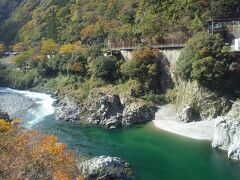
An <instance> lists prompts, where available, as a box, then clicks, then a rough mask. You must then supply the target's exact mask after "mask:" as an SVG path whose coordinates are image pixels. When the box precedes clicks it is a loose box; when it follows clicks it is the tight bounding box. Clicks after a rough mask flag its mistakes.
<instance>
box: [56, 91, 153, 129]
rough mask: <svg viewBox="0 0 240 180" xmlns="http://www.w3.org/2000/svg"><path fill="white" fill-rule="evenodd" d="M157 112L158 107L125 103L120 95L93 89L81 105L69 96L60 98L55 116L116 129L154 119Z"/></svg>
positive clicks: (138, 103) (139, 103)
mask: <svg viewBox="0 0 240 180" xmlns="http://www.w3.org/2000/svg"><path fill="white" fill-rule="evenodd" d="M155 112H156V109H154V108H153V107H149V106H147V105H146V103H144V102H134V103H130V104H125V105H123V104H122V103H121V101H120V97H119V95H116V94H112V93H104V92H99V91H92V92H91V93H90V95H89V97H88V101H87V102H84V103H83V104H81V105H79V104H77V103H75V100H74V98H70V97H69V96H66V97H64V98H63V99H61V100H58V101H57V102H56V110H55V116H56V119H57V120H66V121H70V122H77V121H79V122H80V123H83V124H90V125H98V126H102V127H106V128H109V129H116V128H120V127H122V126H128V125H133V124H139V123H143V122H147V121H150V120H153V119H154V115H155Z"/></svg>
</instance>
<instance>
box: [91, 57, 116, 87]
mask: <svg viewBox="0 0 240 180" xmlns="http://www.w3.org/2000/svg"><path fill="white" fill-rule="evenodd" d="M89 72H90V74H91V75H92V77H93V78H100V79H102V80H104V81H106V82H113V81H115V80H116V79H117V78H118V64H117V60H116V59H115V58H114V57H103V56H99V57H97V58H96V59H94V60H92V61H91V62H90V64H89Z"/></svg>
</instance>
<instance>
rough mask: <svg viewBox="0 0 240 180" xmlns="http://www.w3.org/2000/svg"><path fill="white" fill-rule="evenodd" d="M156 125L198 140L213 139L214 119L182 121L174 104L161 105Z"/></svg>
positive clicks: (155, 121)
mask: <svg viewBox="0 0 240 180" xmlns="http://www.w3.org/2000/svg"><path fill="white" fill-rule="evenodd" d="M153 123H154V125H155V126H156V127H157V128H159V129H162V130H164V131H168V132H171V133H174V134H178V135H181V136H185V137H188V138H192V139H198V140H212V139H213V129H214V121H213V120H212V121H200V122H191V123H182V122H179V121H177V120H176V110H175V107H174V105H172V104H168V105H164V106H161V107H159V110H158V112H157V113H156V117H155V120H154V121H153Z"/></svg>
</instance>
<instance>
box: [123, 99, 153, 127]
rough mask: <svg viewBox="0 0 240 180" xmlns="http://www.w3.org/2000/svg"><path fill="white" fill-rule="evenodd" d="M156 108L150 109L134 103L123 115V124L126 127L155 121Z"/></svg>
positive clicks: (140, 103) (126, 108) (127, 107)
mask: <svg viewBox="0 0 240 180" xmlns="http://www.w3.org/2000/svg"><path fill="white" fill-rule="evenodd" d="M155 112H156V109H155V108H153V107H152V108H150V107H148V106H147V105H146V104H144V103H142V102H133V103H131V104H129V105H127V106H126V107H125V108H124V110H123V114H122V123H123V125H125V126H128V125H132V124H140V123H144V122H147V121H150V120H152V119H154V117H155Z"/></svg>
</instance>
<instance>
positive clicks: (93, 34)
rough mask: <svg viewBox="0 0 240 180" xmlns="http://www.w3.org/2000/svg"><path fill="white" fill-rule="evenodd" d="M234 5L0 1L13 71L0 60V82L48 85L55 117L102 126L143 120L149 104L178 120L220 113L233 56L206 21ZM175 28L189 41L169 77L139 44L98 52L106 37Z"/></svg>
mask: <svg viewBox="0 0 240 180" xmlns="http://www.w3.org/2000/svg"><path fill="white" fill-rule="evenodd" d="M239 6H240V2H239V1H237V0H231V1H229V0H213V1H211V2H209V1H205V0H196V1H193V0H190V1H184V0H176V1H172V2H169V1H165V0H164V1H158V0H154V1H146V0H138V1H136V0H131V1H128V0H123V1H117V0H108V1H104V0H100V1H96V0H88V1H86V0H76V1H73V0H72V1H66V0H60V1H59V0H58V1H56V0H51V1H49V0H18V1H17V0H12V1H11V3H8V1H4V0H3V1H1V2H0V10H1V11H0V26H1V28H0V43H1V44H0V56H2V55H3V53H4V52H5V51H6V50H7V49H12V50H13V51H16V52H18V53H19V55H17V56H15V57H13V58H12V59H11V61H12V62H13V63H14V64H15V68H11V69H9V68H6V67H4V66H0V84H1V86H8V87H12V88H17V89H32V90H35V91H43V92H50V93H52V94H54V95H56V96H57V97H58V101H57V108H56V109H57V111H58V110H59V113H57V119H64V120H69V121H72V122H78V121H79V122H83V121H84V122H83V123H87V124H95V125H101V126H105V127H107V128H118V127H123V126H127V125H132V124H138V123H142V122H145V121H149V120H152V119H153V118H154V112H155V111H156V109H155V106H156V105H158V104H161V103H166V102H173V103H175V104H176V105H177V109H178V112H179V119H180V120H182V121H185V122H189V121H192V120H204V119H212V118H216V117H217V116H220V115H222V116H227V114H228V112H229V111H230V109H231V108H232V103H231V102H230V101H229V100H233V101H237V100H238V98H239V97H240V95H239V91H240V58H239V54H237V53H234V52H231V51H230V48H229V47H228V46H227V45H226V44H225V43H224V39H223V37H222V36H221V35H220V34H208V33H206V32H205V31H206V30H205V28H206V26H207V24H206V21H207V20H208V19H210V18H226V17H227V18H235V17H239V15H240V11H239V8H238V7H239ZM219 12H220V13H219ZM179 31H180V32H181V33H180V34H181V36H184V37H187V38H189V39H190V40H189V41H188V43H187V45H186V47H185V48H184V49H183V50H182V52H181V56H180V58H179V60H178V61H177V63H176V65H175V68H174V71H173V76H172V77H171V78H172V80H173V82H174V84H172V83H170V84H166V83H165V82H166V79H164V78H166V74H170V73H169V72H166V68H167V69H168V67H166V64H165V63H164V57H163V54H161V53H159V52H157V51H154V50H152V49H150V48H149V47H147V46H146V47H139V49H138V50H136V51H135V52H134V53H133V60H131V61H129V62H125V61H124V60H123V59H122V58H121V57H120V56H116V57H114V56H110V57H104V56H103V55H102V54H103V51H105V50H106V49H105V44H104V43H105V42H106V41H107V40H119V39H131V40H143V41H144V40H161V39H162V38H163V37H169V36H178V35H179ZM166 87H167V88H168V90H167V91H166ZM66 94H67V96H65V95H66ZM186 107H189V108H188V109H187V111H191V113H190V114H192V116H190V118H188V119H186V118H183V117H184V113H185V112H186ZM230 112H231V111H230ZM141 113H142V114H141ZM81 118H82V119H81ZM106 119H107V121H106ZM136 119H140V121H136ZM236 119H238V117H237V118H236V117H235V119H234V120H236ZM24 136H25V135H24ZM26 136H27V137H28V135H26ZM37 136H39V137H40V136H41V135H37ZM13 137H14V136H13ZM14 138H15V137H14ZM40 140H41V138H40ZM53 140H54V141H53V145H54V147H55V143H56V140H55V139H54V138H53ZM215 146H216V147H218V145H215ZM227 148H228V147H227ZM227 148H226V147H224V148H223V149H227ZM63 152H64V153H65V149H64V151H62V153H63ZM234 157H236V156H234ZM30 164H31V163H30ZM73 167H74V168H75V165H73ZM56 170H57V169H56ZM67 173H68V172H67ZM70 174H71V173H70ZM52 176H53V175H52V174H51V177H52ZM73 176H74V177H77V174H74V175H72V174H71V177H73Z"/></svg>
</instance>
